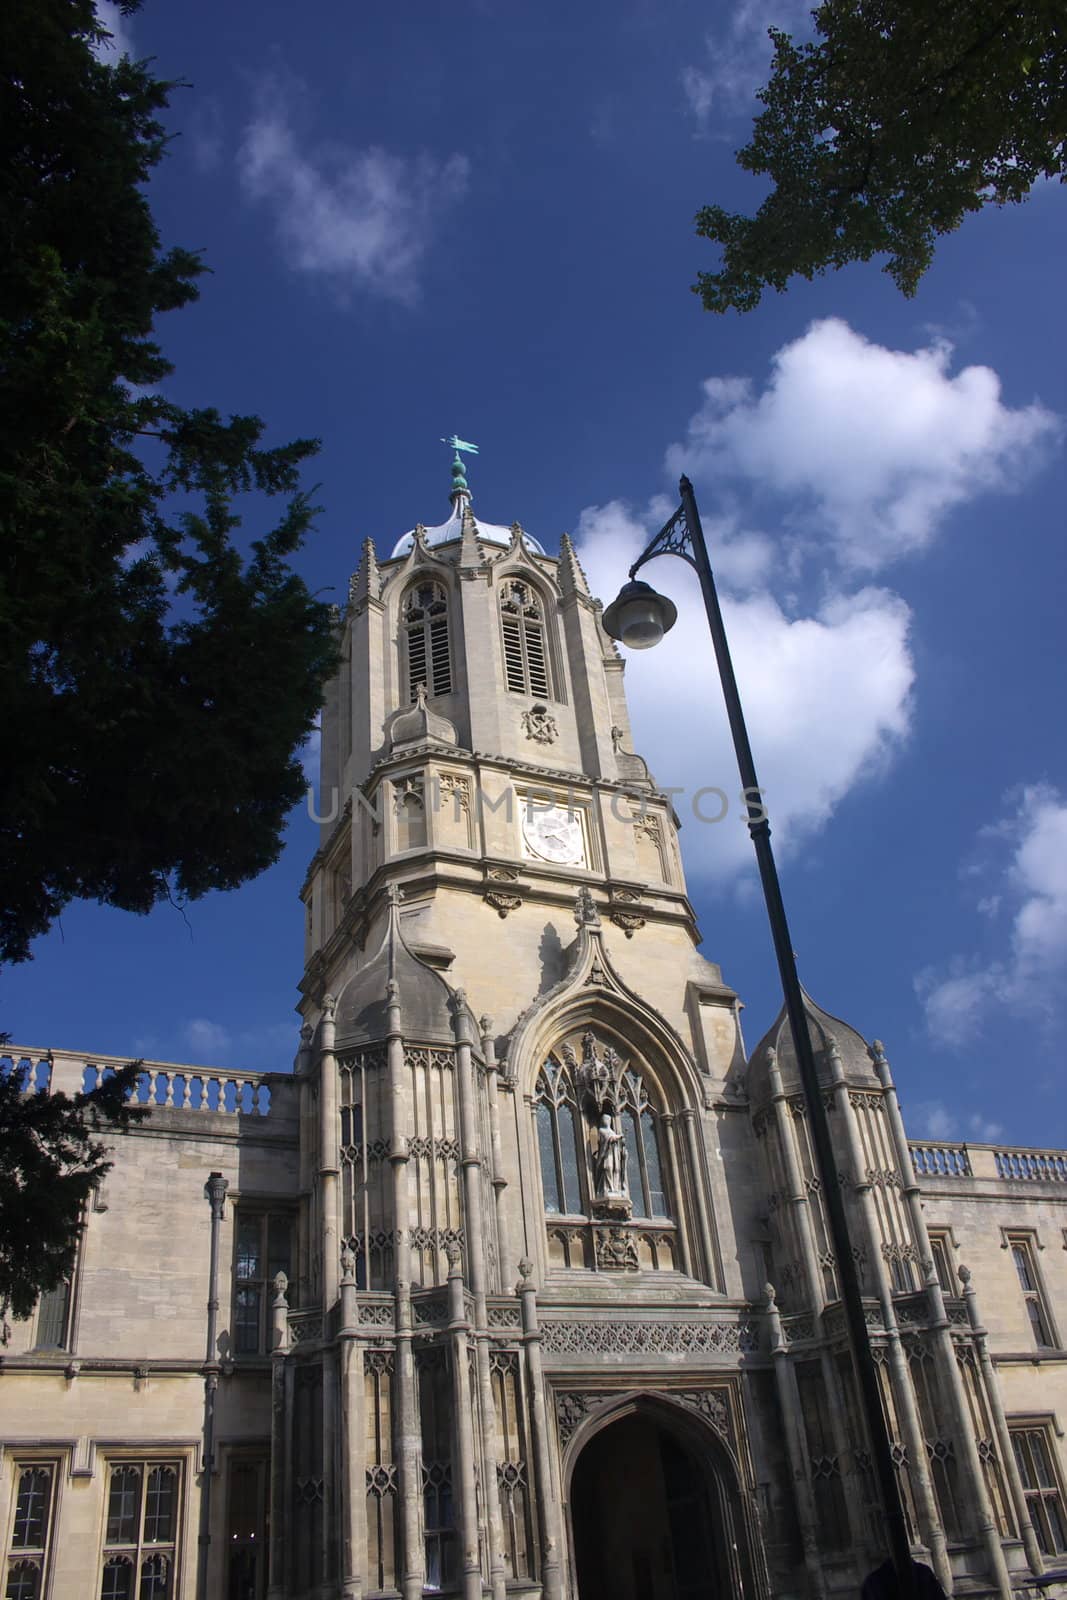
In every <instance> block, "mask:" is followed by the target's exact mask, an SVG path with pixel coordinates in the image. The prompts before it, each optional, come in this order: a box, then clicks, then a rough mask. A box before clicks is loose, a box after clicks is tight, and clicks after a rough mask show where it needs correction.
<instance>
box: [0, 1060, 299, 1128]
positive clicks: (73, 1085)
mask: <svg viewBox="0 0 1067 1600" xmlns="http://www.w3.org/2000/svg"><path fill="white" fill-rule="evenodd" d="M128 1064H129V1057H123V1056H101V1055H92V1056H90V1055H82V1054H73V1053H70V1052H66V1051H58V1050H55V1051H53V1050H39V1049H26V1048H25V1047H23V1046H20V1045H8V1046H6V1047H4V1048H3V1049H2V1050H0V1074H6V1073H10V1072H12V1071H13V1070H15V1069H16V1068H17V1067H19V1066H22V1067H24V1068H26V1069H28V1075H27V1081H26V1089H27V1092H28V1093H39V1094H52V1093H58V1092H63V1093H66V1094H78V1093H80V1092H82V1091H86V1092H88V1091H89V1090H92V1089H94V1088H95V1087H96V1085H97V1084H98V1083H100V1082H101V1081H102V1079H104V1078H106V1077H108V1076H110V1075H111V1074H112V1073H115V1072H117V1071H119V1070H120V1068H122V1067H125V1066H127V1065H128ZM292 1082H293V1080H292V1077H291V1076H290V1075H289V1074H288V1073H278V1072H241V1071H231V1070H230V1069H228V1068H226V1067H197V1066H184V1065H181V1064H179V1063H176V1062H170V1061H142V1062H141V1072H140V1075H139V1077H138V1079H137V1083H136V1085H135V1088H134V1091H133V1094H132V1096H131V1100H132V1103H133V1104H134V1105H140V1106H147V1107H148V1108H149V1109H150V1110H151V1111H153V1112H165V1111H185V1112H198V1111H203V1112H210V1113H213V1114H214V1115H216V1116H218V1115H223V1116H246V1117H268V1116H269V1115H270V1114H271V1111H272V1110H276V1109H277V1108H276V1104H275V1102H276V1101H277V1099H278V1096H279V1094H282V1095H285V1092H286V1091H287V1090H288V1089H289V1088H290V1086H291V1084H292Z"/></svg>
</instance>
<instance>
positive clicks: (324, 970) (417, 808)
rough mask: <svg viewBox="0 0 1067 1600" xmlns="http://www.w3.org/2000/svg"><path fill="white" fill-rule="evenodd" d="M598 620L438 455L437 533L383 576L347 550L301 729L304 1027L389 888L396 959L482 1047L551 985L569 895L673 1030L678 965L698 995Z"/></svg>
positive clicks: (386, 563)
mask: <svg viewBox="0 0 1067 1600" xmlns="http://www.w3.org/2000/svg"><path fill="white" fill-rule="evenodd" d="M600 614H601V608H600V605H599V603H598V602H597V601H596V600H594V598H593V597H592V595H591V594H590V592H589V588H588V585H587V583H586V579H585V576H584V574H583V572H582V569H581V566H580V564H579V561H578V558H577V556H576V554H575V552H574V549H573V547H572V545H571V542H570V540H569V538H568V537H567V536H566V535H564V536H563V538H562V540H561V545H560V552H559V555H558V556H549V555H547V554H546V553H545V550H544V548H543V547H542V545H541V543H540V542H539V541H538V540H537V539H536V538H534V537H532V536H531V535H530V534H528V533H526V532H525V531H524V530H523V528H522V527H520V525H519V524H518V523H517V522H514V523H512V524H511V526H510V527H505V526H501V525H499V524H494V523H490V522H487V521H483V520H482V519H481V518H479V517H477V516H476V515H475V513H474V510H473V507H472V501H471V493H470V490H469V488H468V486H467V481H466V477H465V474H464V469H463V464H462V462H461V460H460V457H459V455H458V453H457V455H456V459H455V463H454V466H453V487H452V493H451V512H450V515H449V517H448V518H447V520H446V521H444V522H442V523H441V524H439V525H437V526H425V525H423V524H421V523H420V524H418V525H417V526H416V527H415V528H414V529H413V530H412V531H411V532H409V533H406V534H404V535H403V537H402V538H400V539H399V540H397V541H395V542H394V543H393V544H392V547H391V553H390V556H389V558H388V559H387V560H379V559H378V556H377V555H376V552H375V549H374V546H373V544H372V543H371V541H370V540H368V541H367V542H366V543H365V545H364V547H363V554H362V558H361V561H360V564H359V567H358V570H357V571H356V573H355V574H354V576H353V577H352V579H351V583H350V587H349V602H348V606H347V608H346V611H345V613H344V616H343V618H341V620H340V627H341V667H340V671H339V674H338V676H337V678H336V679H335V681H334V683H333V684H332V685H331V688H330V692H329V695H328V698H327V702H326V706H325V710H324V713H323V719H322V769H321V773H322V776H321V784H320V788H319V793H318V796H317V801H316V803H317V808H318V810H317V815H318V816H319V817H321V818H322V819H323V820H322V821H321V823H320V828H321V836H320V848H319V850H318V851H317V853H316V855H315V858H314V860H313V862H312V864H311V869H310V871H309V873H308V877H307V882H306V884H305V888H304V898H305V903H306V908H307V916H306V963H307V965H306V974H305V979H304V984H303V992H304V996H305V1011H306V1015H307V1017H308V1019H309V1020H311V1021H315V1020H317V1016H318V1012H319V1009H320V1006H321V999H322V996H323V995H324V994H326V993H334V994H337V993H340V991H341V989H342V988H343V987H344V985H345V983H346V982H347V981H348V980H349V979H350V978H351V977H352V976H353V975H354V973H355V972H357V971H358V970H359V969H360V967H361V966H362V965H363V964H364V963H365V961H366V960H367V958H368V956H369V955H370V954H372V953H373V950H374V949H375V947H376V943H377V940H378V938H379V936H380V930H381V928H382V926H383V922H384V919H385V916H386V909H387V905H388V900H389V894H390V889H391V888H395V890H396V891H397V893H398V896H399V907H400V910H399V925H400V928H401V930H402V932H403V935H404V938H405V940H406V942H407V944H408V945H409V946H410V947H411V948H412V949H413V950H415V951H416V953H418V954H419V956H420V958H421V959H423V960H425V961H427V962H428V963H429V964H430V965H431V966H432V967H434V968H435V969H436V970H438V971H441V972H442V973H444V974H446V975H447V976H448V978H449V980H450V981H462V983H463V985H464V988H465V990H466V993H467V997H468V1000H469V1002H470V1004H471V1006H472V1008H473V1009H474V1011H475V1013H476V1014H477V1015H479V1016H481V1015H483V1014H488V1015H489V1016H491V1017H492V1019H493V1021H494V1023H495V1025H496V1026H497V1027H498V1028H499V1029H500V1030H501V1031H502V1032H505V1031H506V1030H507V1029H509V1028H510V1027H511V1026H512V1024H513V1023H514V1022H515V1020H516V1018H517V1017H518V1016H519V1014H520V1013H521V1012H522V1011H523V1010H524V1009H525V1007H526V1006H528V1005H529V1003H530V1001H531V999H532V998H533V997H534V996H536V995H537V994H538V993H539V992H541V991H542V989H543V988H544V987H545V986H546V984H547V983H551V982H554V981H556V979H557V978H558V977H559V976H561V973H562V968H561V966H560V961H561V957H562V948H563V945H564V944H565V943H566V941H567V937H568V936H567V933H566V928H567V925H568V924H569V923H570V920H571V914H572V911H573V907H574V904H575V896H576V894H577V892H578V891H579V890H580V889H586V890H588V891H589V893H590V895H591V897H592V903H593V904H594V905H595V906H596V908H597V910H598V912H599V914H600V915H601V916H602V917H603V919H604V920H605V922H606V924H607V925H608V926H609V928H610V929H611V930H612V932H613V933H614V934H615V935H616V937H615V938H614V939H613V950H614V949H615V948H616V947H617V956H616V959H617V961H618V964H619V969H620V973H621V974H622V975H624V976H625V977H627V978H633V979H634V980H635V981H636V980H637V979H638V978H640V980H641V982H642V983H644V984H645V985H647V984H648V983H649V979H650V962H651V963H652V964H653V965H655V966H657V967H659V966H661V965H662V970H663V971H664V972H666V971H669V972H670V974H671V980H672V981H671V990H672V996H673V999H672V1003H671V1006H670V1012H671V1013H672V1014H671V1020H672V1022H673V1023H674V1025H675V1026H679V1025H681V1024H682V1023H683V1019H684V1001H685V994H684V990H685V984H684V982H683V983H682V984H681V985H679V984H678V983H677V976H678V973H679V970H680V969H681V970H683V971H684V972H685V973H686V975H687V976H691V977H694V978H696V979H697V980H698V981H701V982H705V983H708V982H710V983H713V984H714V983H717V982H718V972H717V969H715V968H712V967H710V966H709V965H708V963H706V962H705V961H704V960H703V959H702V958H701V957H700V956H699V955H697V953H696V943H697V939H698V937H699V936H698V933H697V929H696V926H695V922H694V916H693V910H692V907H691V905H690V903H689V900H688V898H687V895H686V888H685V879H684V876H683V871H682V863H681V855H680V852H679V847H678V832H677V829H678V821H677V818H676V816H675V814H674V811H673V808H672V806H671V803H670V801H669V799H668V798H667V797H665V796H664V795H663V794H662V793H661V792H660V791H659V790H658V788H657V785H656V782H655V779H654V777H653V775H652V774H651V773H650V772H649V770H648V768H647V766H646V764H645V762H644V761H643V760H642V759H641V757H640V756H639V755H637V754H635V753H634V752H633V746H632V739H631V734H630V724H629V715H628V712H627V706H626V699H625V695H624V692H623V662H622V660H621V659H620V656H619V652H618V650H617V649H616V646H615V645H614V643H613V642H612V641H611V640H610V639H609V638H608V636H607V635H606V634H605V632H604V630H603V628H602V626H601V620H600ZM490 952H492V954H490Z"/></svg>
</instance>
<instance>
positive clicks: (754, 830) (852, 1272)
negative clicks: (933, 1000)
mask: <svg viewBox="0 0 1067 1600" xmlns="http://www.w3.org/2000/svg"><path fill="white" fill-rule="evenodd" d="M679 488H680V490H681V496H682V503H681V505H680V506H679V508H678V510H677V511H676V512H675V513H674V515H673V517H671V519H670V521H669V522H667V523H665V524H664V526H663V527H662V528H661V529H660V531H659V533H657V534H656V536H655V538H654V539H652V540H651V541H650V543H649V544H648V545H647V546H646V547H645V549H644V551H643V552H642V554H641V555H640V556H639V557H638V559H637V560H636V561H635V562H634V564H633V566H632V567H631V568H630V574H629V577H630V581H629V582H628V583H626V584H624V585H623V587H622V589H621V590H620V591H619V595H618V598H617V599H616V600H614V601H613V602H612V604H611V605H610V606H608V608H607V610H606V611H605V612H604V628H605V631H606V632H607V633H608V634H609V635H610V637H611V638H613V639H618V640H620V641H621V642H622V643H623V644H625V645H628V646H629V647H630V648H631V649H633V650H646V649H648V648H649V647H650V646H652V645H654V644H658V643H659V641H660V639H662V637H663V635H664V634H665V633H666V632H668V631H669V629H671V628H672V627H673V626H674V624H675V621H676V620H677V616H678V611H677V607H676V606H674V605H673V603H672V602H671V601H670V600H668V599H667V598H666V597H665V596H664V595H659V594H657V593H656V591H655V589H653V588H652V587H651V585H649V584H647V583H643V582H642V581H641V580H640V579H637V578H635V574H636V573H637V572H638V571H639V570H640V568H641V567H643V566H644V565H645V563H646V562H647V561H651V560H653V558H654V557H656V556H662V555H672V556H680V557H681V559H682V560H683V561H688V563H689V565H690V566H691V567H693V568H694V570H695V571H696V574H697V576H698V578H699V579H700V588H701V593H702V594H703V596H704V609H705V611H706V612H707V617H708V626H709V628H710V629H711V640H712V644H713V645H714V647H715V659H716V661H717V663H718V667H719V679H720V681H721V683H722V690H723V696H724V698H725V701H726V714H727V717H728V718H729V721H730V732H731V734H732V735H733V742H734V752H735V754H736V756H737V765H738V768H739V770H740V773H741V786H742V790H743V792H744V797H745V800H746V802H747V810H748V831H749V833H750V834H751V836H752V844H753V846H754V848H755V851H756V861H757V863H758V865H759V874H760V881H761V883H762V885H763V897H764V901H765V903H766V906H767V918H768V921H769V922H770V925H771V938H772V939H773V941H774V953H775V955H776V957H777V959H778V971H779V973H780V975H781V980H782V989H783V991H784V993H785V1006H786V1014H787V1015H788V1017H789V1026H790V1029H791V1030H792V1034H793V1043H794V1047H795V1049H796V1055H797V1065H798V1067H799V1068H800V1080H801V1084H802V1085H803V1089H804V1099H805V1101H806V1103H807V1111H808V1119H809V1126H810V1128H811V1134H812V1144H813V1146H814V1150H815V1161H816V1166H817V1168H818V1174H819V1183H820V1186H821V1190H822V1195H823V1198H824V1200H825V1202H826V1211H827V1218H828V1221H829V1227H830V1238H831V1241H832V1244H833V1251H834V1259H835V1261H836V1264H837V1273H838V1282H839V1285H840V1290H841V1300H842V1303H843V1306H844V1311H845V1322H846V1326H847V1329H848V1338H849V1344H850V1346H851V1350H852V1359H853V1364H854V1366H855V1369H856V1381H857V1385H858V1389H859V1395H860V1403H861V1407H862V1410H863V1416H864V1421H865V1422H866V1426H867V1437H868V1439H869V1441H870V1446H871V1455H872V1458H873V1461H874V1468H875V1474H876V1477H877V1481H878V1489H879V1494H880V1498H881V1502H882V1511H883V1514H884V1517H885V1523H886V1535H887V1542H888V1545H889V1552H890V1555H891V1557H892V1560H893V1565H894V1567H895V1568H896V1573H897V1584H898V1587H899V1593H900V1595H901V1596H902V1597H903V1600H915V1594H916V1591H915V1583H914V1577H913V1569H912V1560H911V1547H910V1544H909V1540H908V1529H907V1523H906V1522H905V1520H904V1508H903V1506H902V1504H901V1499H900V1488H899V1485H898V1483H897V1475H896V1469H895V1467H894V1465H893V1457H892V1454H891V1450H890V1442H889V1432H888V1429H887V1427H886V1421H885V1416H884V1414H883V1411H882V1400H881V1395H880V1393H879V1388H878V1377H877V1374H876V1372H875V1367H874V1361H873V1358H872V1356H871V1344H870V1338H869V1336H868V1333H867V1322H866V1318H865V1316H864V1312H863V1297H862V1295H861V1292H860V1282H859V1274H858V1272H857V1270H856V1260H855V1257H854V1256H853V1254H852V1243H851V1240H850V1238H849V1232H848V1218H847V1216H846V1214H845V1203H844V1198H843V1196H842V1193H841V1186H840V1183H839V1181H838V1176H837V1160H836V1157H835V1155H834V1148H833V1142H832V1140H831V1137H830V1124H829V1121H828V1119H827V1115H826V1106H825V1104H824V1101H823V1097H822V1094H821V1092H820V1087H819V1080H818V1074H817V1072H816V1068H815V1056H814V1054H813V1052H812V1048H811V1035H810V1033H809V1032H808V1023H807V1016H806V1014H805V1010H804V1000H803V995H802V993H801V988H800V979H799V977H798V976H797V965H796V959H795V957H794V955H793V944H792V940H791V939H790V936H789V925H788V923H787V921H786V915H785V905H784V904H783V901H782V891H781V888H780V886H779V883H778V870H777V868H776V866H775V864H774V853H773V851H772V850H771V837H770V835H771V829H770V823H769V822H768V820H767V814H766V810H765V808H764V806H763V803H762V800H761V798H760V789H759V780H758V779H757V777H756V767H755V763H754V762H753V759H752V750H751V747H750V745H749V742H748V730H747V729H746V727H745V719H744V714H743V712H742V710H741V697H740V695H739V694H738V690H737V680H736V678H735V677H734V669H733V663H732V661H731V660H730V648H729V645H728V644H727V640H726V629H725V627H724V626H723V620H722V612H721V610H720V609H719V597H718V594H717V593H716V590H715V579H714V576H713V575H712V570H711V562H710V560H709V558H708V547H707V545H706V543H705V541H704V530H703V528H702V527H701V525H700V513H699V512H698V511H697V503H696V497H695V496H694V494H693V485H692V484H691V483H690V482H689V479H688V478H686V477H683V478H682V480H681V483H680V485H679Z"/></svg>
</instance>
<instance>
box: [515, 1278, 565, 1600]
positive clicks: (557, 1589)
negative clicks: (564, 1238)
mask: <svg viewBox="0 0 1067 1600" xmlns="http://www.w3.org/2000/svg"><path fill="white" fill-rule="evenodd" d="M532 1273H533V1262H532V1261H531V1260H530V1259H529V1257H527V1256H524V1257H523V1259H522V1260H521V1261H520V1262H519V1274H520V1277H519V1282H518V1284H517V1285H516V1293H517V1294H518V1296H519V1299H520V1301H521V1303H522V1330H523V1336H524V1337H523V1348H524V1351H525V1355H526V1377H527V1381H528V1383H529V1386H530V1413H531V1416H530V1421H531V1431H532V1433H533V1447H534V1465H535V1469H536V1473H537V1490H538V1495H537V1499H538V1511H539V1516H538V1521H539V1524H540V1530H541V1593H542V1596H543V1600H561V1597H562V1594H563V1585H562V1577H561V1570H560V1562H561V1551H562V1535H561V1531H560V1516H559V1499H558V1497H557V1495H556V1482H555V1474H554V1473H553V1470H552V1454H551V1450H550V1448H549V1441H548V1407H547V1405H546V1403H545V1378H544V1369H543V1367H542V1365H541V1330H540V1327H539V1326H538V1321H537V1292H536V1290H535V1289H534V1285H533V1280H532V1277H531V1274H532Z"/></svg>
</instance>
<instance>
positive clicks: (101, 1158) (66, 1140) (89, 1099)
mask: <svg viewBox="0 0 1067 1600" xmlns="http://www.w3.org/2000/svg"><path fill="white" fill-rule="evenodd" d="M139 1071H140V1068H139V1064H138V1063H137V1062H131V1064H130V1065H129V1066H128V1067H124V1068H123V1070H122V1071H121V1072H116V1073H115V1074H114V1075H113V1076H112V1077H110V1078H105V1079H104V1081H103V1083H100V1084H98V1085H97V1086H96V1088H94V1089H92V1090H89V1091H87V1092H85V1093H82V1094H76V1095H67V1094H62V1093H56V1094H46V1093H44V1092H40V1093H38V1092H34V1090H33V1084H32V1082H31V1078H30V1067H29V1065H28V1064H27V1063H21V1064H20V1063H16V1064H15V1065H14V1068H13V1070H11V1071H8V1072H0V1129H2V1130H3V1138H2V1139H0V1321H2V1320H3V1319H5V1318H6V1317H7V1315H8V1314H9V1313H11V1314H13V1315H14V1316H16V1317H28V1316H29V1315H30V1313H31V1312H32V1311H33V1308H34V1306H35V1305H36V1303H37V1299H38V1296H39V1295H40V1294H43V1293H45V1292H46V1291H47V1290H49V1289H55V1288H57V1287H58V1286H59V1284H61V1283H62V1282H63V1280H64V1279H65V1278H69V1276H70V1274H71V1272H72V1271H73V1269H74V1259H75V1256H76V1254H77V1249H78V1228H79V1223H80V1220H81V1216H82V1213H83V1211H84V1209H85V1206H86V1202H87V1201H88V1199H89V1196H90V1194H91V1193H92V1191H93V1189H94V1188H95V1187H96V1185H97V1184H99V1183H100V1181H101V1179H102V1178H103V1177H104V1176H105V1175H106V1174H107V1173H108V1172H109V1171H110V1170H111V1166H112V1163H111V1161H110V1159H109V1158H108V1154H107V1149H106V1146H105V1145H104V1144H103V1143H102V1142H101V1141H100V1139H98V1138H96V1137H95V1135H97V1134H99V1133H100V1132H102V1131H104V1130H107V1131H108V1132H109V1133H114V1132H116V1131H117V1132H119V1133H125V1132H126V1130H127V1128H128V1127H129V1126H130V1124H131V1123H132V1122H138V1121H140V1119H141V1118H142V1117H144V1116H146V1115H147V1113H146V1111H145V1110H144V1108H143V1107H140V1106H135V1105H131V1104H130V1103H129V1095H130V1094H131V1092H132V1090H133V1088H134V1085H135V1083H136V1081H137V1076H138V1073H139Z"/></svg>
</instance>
